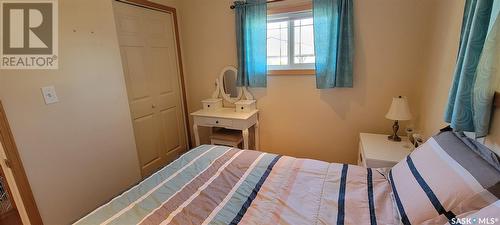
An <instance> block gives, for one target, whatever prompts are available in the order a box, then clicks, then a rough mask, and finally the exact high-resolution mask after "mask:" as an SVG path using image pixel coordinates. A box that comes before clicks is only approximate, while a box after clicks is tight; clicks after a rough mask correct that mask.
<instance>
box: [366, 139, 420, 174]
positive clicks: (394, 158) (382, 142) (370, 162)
mask: <svg viewBox="0 0 500 225" xmlns="http://www.w3.org/2000/svg"><path fill="white" fill-rule="evenodd" d="M387 136H389V135H386V134H368V133H360V134H359V155H358V165H359V166H363V167H367V168H385V167H393V166H394V165H396V164H397V163H398V162H399V161H401V160H402V159H404V158H405V157H406V156H407V155H408V154H410V152H411V150H412V149H413V147H412V146H411V145H410V144H409V142H408V139H407V138H406V137H401V139H402V140H401V142H393V141H389V140H388V139H387Z"/></svg>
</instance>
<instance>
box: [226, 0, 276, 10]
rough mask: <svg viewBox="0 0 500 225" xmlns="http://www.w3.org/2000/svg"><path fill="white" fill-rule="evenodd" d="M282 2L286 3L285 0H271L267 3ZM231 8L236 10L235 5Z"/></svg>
mask: <svg viewBox="0 0 500 225" xmlns="http://www.w3.org/2000/svg"><path fill="white" fill-rule="evenodd" d="M282 1H285V0H269V1H267V2H266V3H267V4H269V3H275V2H282ZM229 8H231V9H234V8H236V6H235V5H234V4H233V5H231V6H229Z"/></svg>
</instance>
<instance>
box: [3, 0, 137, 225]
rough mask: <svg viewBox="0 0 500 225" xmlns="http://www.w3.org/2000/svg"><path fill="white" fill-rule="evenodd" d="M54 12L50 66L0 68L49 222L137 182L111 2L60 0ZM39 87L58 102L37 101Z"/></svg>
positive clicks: (63, 220) (72, 216)
mask: <svg viewBox="0 0 500 225" xmlns="http://www.w3.org/2000/svg"><path fill="white" fill-rule="evenodd" d="M59 15H60V18H59V32H60V35H59V40H60V41H59V53H60V56H59V58H60V62H59V69H58V70H2V71H0V99H1V100H2V101H3V103H4V106H5V110H6V112H7V115H8V117H9V122H10V124H11V126H12V130H13V133H14V137H15V139H16V141H17V145H18V147H19V153H20V155H21V158H22V161H23V163H24V167H25V169H26V172H27V175H28V179H29V182H30V184H31V187H32V189H33V192H34V196H35V200H36V202H37V204H38V207H39V210H40V213H41V216H42V218H43V221H44V223H45V224H50V225H52V224H67V223H69V222H71V221H74V220H76V219H78V218H79V217H81V216H83V215H84V214H86V213H87V212H89V211H90V210H92V209H94V208H96V207H97V206H98V205H100V204H102V203H104V202H106V201H107V200H109V199H110V198H111V197H113V196H115V195H117V194H118V193H120V192H121V191H123V190H124V189H126V188H127V187H128V186H130V185H132V184H134V183H135V182H137V181H138V180H139V179H140V174H139V165H138V159H137V153H136V151H135V143H134V138H133V131H132V124H131V122H130V115H129V108H128V102H127V96H126V92H125V83H124V79H123V74H122V68H121V60H120V52H119V48H118V41H117V37H116V33H115V25H114V19H113V13H112V8H111V0H106V1H104V0H61V1H59ZM91 32H94V33H91ZM46 85H55V87H56V90H57V93H58V96H59V99H60V102H59V103H56V104H53V105H45V104H44V101H43V99H42V95H41V92H40V87H43V86H46Z"/></svg>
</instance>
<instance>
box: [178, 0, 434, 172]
mask: <svg viewBox="0 0 500 225" xmlns="http://www.w3.org/2000/svg"><path fill="white" fill-rule="evenodd" d="M232 2H233V1H232V0H218V1H209V0H187V1H182V2H181V4H180V7H181V27H182V37H183V50H184V52H183V54H184V56H185V57H184V58H185V72H186V79H187V85H188V96H189V98H188V104H189V111H190V112H192V111H195V110H198V109H200V108H201V103H200V101H201V100H202V99H205V98H208V97H209V96H210V94H211V92H212V90H213V87H214V85H213V84H214V79H215V78H216V77H217V76H218V75H219V72H220V70H221V69H222V68H223V67H224V66H226V65H235V64H236V50H235V34H234V14H233V11H232V10H230V9H229V6H230V5H231V3H232ZM354 2H355V33H356V37H355V39H356V40H355V45H356V52H355V55H356V57H355V62H354V82H355V83H354V88H352V89H330V90H317V89H316V88H315V78H314V76H269V77H268V87H267V88H266V89H253V90H252V92H253V93H254V94H255V96H256V97H257V99H258V101H257V105H258V108H259V109H260V111H261V114H260V117H261V148H262V149H263V150H265V151H271V152H276V153H280V154H286V155H292V156H298V157H308V158H316V159H321V160H326V161H331V162H350V163H355V161H356V152H357V140H358V133H359V132H377V133H389V132H390V129H391V125H392V122H391V121H389V120H386V119H385V118H384V115H385V113H386V112H387V110H388V108H389V105H390V102H391V97H392V96H397V95H406V96H408V98H409V101H410V104H411V107H412V111H413V112H414V113H415V114H416V113H417V112H419V109H418V107H417V106H418V98H417V97H418V94H417V92H418V90H419V88H418V86H417V85H416V83H418V82H419V81H420V79H421V78H422V76H423V73H424V72H425V71H424V68H425V64H426V63H427V60H426V57H428V56H427V52H426V50H427V48H428V42H429V41H430V36H429V34H428V32H429V30H430V28H429V24H430V23H432V22H433V21H431V18H432V13H433V11H432V10H431V9H432V8H433V4H432V3H433V2H436V1H416V0H414V1H400V0H384V1H373V0H357V1H354ZM403 128H404V126H403Z"/></svg>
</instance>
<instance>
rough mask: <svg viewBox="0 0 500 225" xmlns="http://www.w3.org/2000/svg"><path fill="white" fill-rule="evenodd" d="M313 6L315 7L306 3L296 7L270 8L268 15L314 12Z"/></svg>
mask: <svg viewBox="0 0 500 225" xmlns="http://www.w3.org/2000/svg"><path fill="white" fill-rule="evenodd" d="M312 6H313V5H312V2H306V3H301V4H296V5H287V6H276V7H268V8H267V15H273V14H281V13H290V12H300V11H307V10H312Z"/></svg>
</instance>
